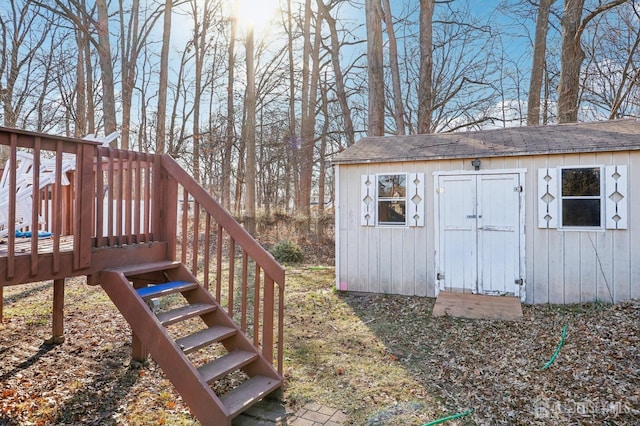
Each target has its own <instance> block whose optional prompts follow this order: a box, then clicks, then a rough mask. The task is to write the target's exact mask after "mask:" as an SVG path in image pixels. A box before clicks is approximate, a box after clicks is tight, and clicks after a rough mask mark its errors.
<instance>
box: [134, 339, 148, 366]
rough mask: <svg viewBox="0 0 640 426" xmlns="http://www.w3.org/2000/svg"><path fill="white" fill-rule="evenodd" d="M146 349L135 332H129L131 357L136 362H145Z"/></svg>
mask: <svg viewBox="0 0 640 426" xmlns="http://www.w3.org/2000/svg"><path fill="white" fill-rule="evenodd" d="M148 355H149V354H148V353H147V349H146V348H145V347H144V345H143V344H142V341H141V340H140V338H139V337H138V336H137V335H136V333H131V358H133V360H134V361H137V362H146V361H147V356H148Z"/></svg>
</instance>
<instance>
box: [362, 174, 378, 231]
mask: <svg viewBox="0 0 640 426" xmlns="http://www.w3.org/2000/svg"><path fill="white" fill-rule="evenodd" d="M360 182H361V186H360V225H362V226H375V224H376V214H375V212H376V175H362V176H360Z"/></svg>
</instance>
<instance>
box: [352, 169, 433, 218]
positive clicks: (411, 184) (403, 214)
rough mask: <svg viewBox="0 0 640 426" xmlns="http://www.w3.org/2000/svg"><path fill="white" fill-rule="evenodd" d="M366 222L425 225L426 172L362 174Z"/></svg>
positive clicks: (363, 215)
mask: <svg viewBox="0 0 640 426" xmlns="http://www.w3.org/2000/svg"><path fill="white" fill-rule="evenodd" d="M360 182H361V187H360V224H361V225H362V226H377V225H380V226H397V227H402V226H408V227H416V226H424V173H384V174H382V173H381V174H377V175H362V176H361V179H360Z"/></svg>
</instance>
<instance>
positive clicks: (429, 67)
mask: <svg viewBox="0 0 640 426" xmlns="http://www.w3.org/2000/svg"><path fill="white" fill-rule="evenodd" d="M434 6H435V3H434V0H420V77H419V78H420V80H419V83H418V133H419V134H422V133H431V115H432V113H433V103H434V102H433V83H432V80H431V79H432V74H433V10H434Z"/></svg>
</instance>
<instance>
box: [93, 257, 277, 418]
mask: <svg viewBox="0 0 640 426" xmlns="http://www.w3.org/2000/svg"><path fill="white" fill-rule="evenodd" d="M100 282H101V285H102V287H103V288H104V290H105V291H106V293H107V294H108V295H109V297H110V298H111V300H112V301H113V303H114V304H115V305H116V306H117V307H118V309H119V310H120V312H121V313H122V315H123V316H124V318H125V319H126V320H127V322H128V323H129V324H130V325H131V329H132V331H133V334H134V340H133V342H134V347H133V352H134V353H133V355H134V358H136V359H138V360H140V361H142V360H144V359H146V356H147V355H146V354H147V353H149V354H150V355H151V356H152V357H153V359H154V360H155V361H156V363H157V364H158V365H159V366H160V368H161V369H162V370H163V372H164V373H165V375H166V376H167V377H168V378H169V380H170V381H171V382H172V383H173V385H174V386H175V388H176V389H177V391H178V392H179V393H180V395H182V398H183V400H184V401H185V403H186V404H187V405H188V406H189V407H190V409H191V411H192V413H193V414H194V415H195V416H196V417H197V418H198V420H199V421H200V422H201V423H202V424H203V425H230V424H231V421H232V419H233V418H234V417H236V416H237V415H239V414H240V413H242V412H243V411H245V410H246V409H248V408H249V407H250V406H251V405H253V404H254V403H256V402H258V401H260V400H261V399H264V397H266V396H267V395H269V394H271V393H272V392H274V391H275V390H277V389H278V388H280V387H281V386H282V377H281V376H280V374H278V372H277V371H276V370H275V369H274V368H273V366H272V365H271V363H270V362H268V361H267V359H266V358H265V357H264V356H263V355H262V353H261V352H260V351H259V349H258V348H256V347H255V346H254V345H253V343H252V342H251V341H250V340H249V339H248V338H247V336H245V334H244V333H243V332H241V331H240V329H239V328H238V327H237V325H236V324H235V323H234V321H233V319H232V318H231V317H230V316H229V315H228V314H227V313H226V312H225V311H224V310H223V308H222V307H221V306H220V305H219V303H218V302H217V301H216V299H215V298H214V297H213V296H212V295H211V294H210V293H209V292H208V291H207V290H206V289H205V288H204V287H203V286H201V285H200V284H199V283H198V282H197V280H196V278H195V277H194V276H193V275H192V274H191V272H190V271H189V270H188V269H187V268H186V267H185V266H184V265H183V264H182V263H180V262H172V261H166V262H154V263H148V264H140V265H133V266H126V267H123V268H114V269H107V270H104V271H102V273H101V274H100ZM176 295H182V297H181V298H180V297H176ZM168 299H170V302H171V303H168V304H165V305H169V306H168V307H163V301H165V300H168ZM177 299H178V300H180V301H182V304H181V305H179V306H176V302H177ZM198 318H200V320H201V321H197V319H198ZM187 323H188V327H187ZM180 325H184V327H182V328H180ZM175 328H179V330H175ZM184 328H188V329H189V332H188V333H189V334H186V335H179V334H180V332H181V331H182V330H183V329H184ZM216 350H217V351H216ZM199 351H208V352H207V354H206V355H207V357H206V358H211V357H213V358H214V359H213V360H212V361H209V362H205V363H203V364H201V365H197V362H194V361H192V359H190V358H189V357H188V355H189V354H195V353H198V352H199ZM221 352H223V353H221ZM238 372H241V373H238ZM231 374H235V376H234V377H236V376H243V377H244V380H245V381H244V382H243V383H241V384H240V385H239V386H237V387H235V388H233V389H230V390H228V389H225V393H224V394H221V395H217V394H216V393H215V392H214V390H213V388H212V386H211V385H212V384H214V383H216V382H218V381H221V380H224V379H225V378H226V377H228V376H229V375H231ZM236 380H237V379H236ZM234 381H235V380H234Z"/></svg>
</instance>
